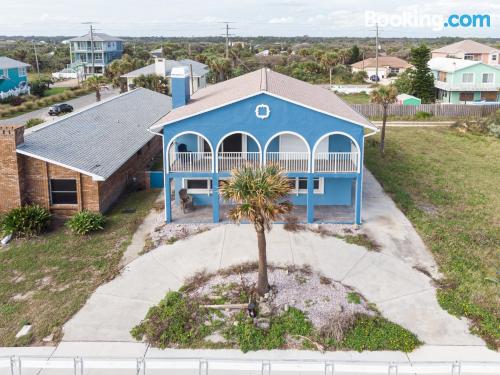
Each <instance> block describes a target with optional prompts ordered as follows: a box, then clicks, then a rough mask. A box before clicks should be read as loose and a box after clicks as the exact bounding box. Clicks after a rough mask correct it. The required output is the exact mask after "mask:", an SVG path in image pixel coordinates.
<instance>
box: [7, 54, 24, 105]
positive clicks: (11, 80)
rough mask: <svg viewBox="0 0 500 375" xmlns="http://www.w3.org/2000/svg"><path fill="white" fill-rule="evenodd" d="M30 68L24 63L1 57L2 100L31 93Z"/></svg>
mask: <svg viewBox="0 0 500 375" xmlns="http://www.w3.org/2000/svg"><path fill="white" fill-rule="evenodd" d="M29 66H30V65H29V64H26V63H23V62H22V61H17V60H14V59H11V58H9V57H5V56H0V98H3V97H6V96H12V95H20V94H25V93H28V92H29V87H28V73H27V69H28V67H29Z"/></svg>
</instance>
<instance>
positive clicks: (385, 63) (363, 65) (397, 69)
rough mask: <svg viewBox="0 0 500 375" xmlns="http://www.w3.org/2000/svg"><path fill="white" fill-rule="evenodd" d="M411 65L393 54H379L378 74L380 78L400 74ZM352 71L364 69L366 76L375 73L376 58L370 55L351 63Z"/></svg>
mask: <svg viewBox="0 0 500 375" xmlns="http://www.w3.org/2000/svg"><path fill="white" fill-rule="evenodd" d="M409 67H411V65H410V63H408V62H407V61H405V60H403V59H400V58H399V57H395V56H379V58H378V76H379V78H380V79H383V78H387V77H388V76H389V74H391V73H392V75H394V74H401V73H402V72H404V71H405V70H406V69H408V68H409ZM351 68H352V71H353V73H356V72H360V71H365V72H366V74H367V75H368V78H369V77H371V76H374V75H377V59H376V58H375V57H370V58H368V59H365V60H362V61H358V62H357V63H354V64H351Z"/></svg>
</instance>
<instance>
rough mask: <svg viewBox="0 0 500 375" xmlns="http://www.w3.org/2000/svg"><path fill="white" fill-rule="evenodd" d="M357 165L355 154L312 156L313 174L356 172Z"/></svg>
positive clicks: (319, 153)
mask: <svg viewBox="0 0 500 375" xmlns="http://www.w3.org/2000/svg"><path fill="white" fill-rule="evenodd" d="M358 163H359V154H358V153H357V152H318V153H316V154H315V155H314V172H332V173H349V172H357V171H358Z"/></svg>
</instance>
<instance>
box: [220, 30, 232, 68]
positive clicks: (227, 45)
mask: <svg viewBox="0 0 500 375" xmlns="http://www.w3.org/2000/svg"><path fill="white" fill-rule="evenodd" d="M220 23H224V24H225V25H226V26H225V30H226V35H225V36H226V59H229V36H233V35H234V34H229V30H234V29H235V28H234V27H229V24H230V23H234V22H232V21H223V22H220Z"/></svg>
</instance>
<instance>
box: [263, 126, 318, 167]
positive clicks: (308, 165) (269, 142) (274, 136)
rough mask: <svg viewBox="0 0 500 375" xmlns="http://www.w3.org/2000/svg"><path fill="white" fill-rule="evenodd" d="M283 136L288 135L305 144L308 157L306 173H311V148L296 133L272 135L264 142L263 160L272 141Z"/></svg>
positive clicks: (285, 132)
mask: <svg viewBox="0 0 500 375" xmlns="http://www.w3.org/2000/svg"><path fill="white" fill-rule="evenodd" d="M283 134H290V135H294V136H296V137H298V138H299V139H301V140H302V142H304V143H305V145H306V148H307V154H308V155H309V161H308V163H307V171H308V172H309V171H311V146H309V142H307V141H306V139H305V138H304V137H303V136H302V135H300V134H299V133H296V132H292V131H287V130H285V131H282V132H278V133H276V134H274V135H272V136H271V137H270V138H269V139H268V140H267V142H266V145H265V146H264V158H266V157H267V155H266V154H267V148H268V147H269V145H270V144H271V142H272V141H273V140H274V138H276V137H278V136H280V135H283Z"/></svg>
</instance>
